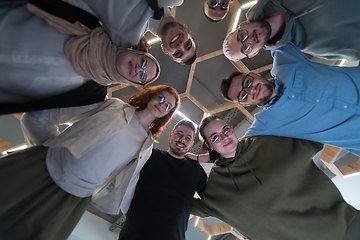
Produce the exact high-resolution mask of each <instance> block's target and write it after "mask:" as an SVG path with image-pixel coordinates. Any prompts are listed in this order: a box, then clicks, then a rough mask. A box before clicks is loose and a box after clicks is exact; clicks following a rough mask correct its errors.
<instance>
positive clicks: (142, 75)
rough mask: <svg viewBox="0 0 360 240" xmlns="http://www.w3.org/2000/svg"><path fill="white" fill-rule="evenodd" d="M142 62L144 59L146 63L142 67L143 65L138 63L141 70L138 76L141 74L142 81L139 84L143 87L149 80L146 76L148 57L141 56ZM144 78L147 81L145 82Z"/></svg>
mask: <svg viewBox="0 0 360 240" xmlns="http://www.w3.org/2000/svg"><path fill="white" fill-rule="evenodd" d="M140 59H141V61H142V59H144V62H143V64H142V66H141V64H139V63H138V66H139V67H140V68H141V69H140V70H139V72H138V74H139V73H140V74H141V77H140V80H139V83H140V84H142V85H145V84H146V80H147V75H146V72H145V69H146V67H147V60H146V57H145V56H141V57H140ZM144 78H145V81H144Z"/></svg>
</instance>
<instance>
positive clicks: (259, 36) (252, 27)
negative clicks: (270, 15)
mask: <svg viewBox="0 0 360 240" xmlns="http://www.w3.org/2000/svg"><path fill="white" fill-rule="evenodd" d="M240 30H243V31H240ZM245 30H246V31H247V33H248V37H246V38H244V34H243V32H246V31H245ZM270 34H271V27H270V24H269V23H268V22H266V21H254V22H249V21H246V22H242V23H240V28H238V29H236V30H235V31H234V32H233V33H231V34H230V35H229V37H228V48H229V51H230V52H231V56H232V58H234V59H239V60H240V59H243V58H245V57H246V55H248V57H249V58H252V57H255V56H256V55H257V54H258V53H259V51H260V49H262V48H263V47H264V45H265V43H267V42H268V41H269V38H270ZM244 44H250V45H251V47H252V50H251V52H249V53H247V54H246V55H245V54H244V51H243V50H244V48H243V45H244Z"/></svg>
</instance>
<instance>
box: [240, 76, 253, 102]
mask: <svg viewBox="0 0 360 240" xmlns="http://www.w3.org/2000/svg"><path fill="white" fill-rule="evenodd" d="M253 81H254V78H253V77H252V76H250V75H249V74H246V76H245V78H244V80H243V82H242V86H241V90H240V92H239V95H238V103H241V102H245V101H246V98H247V96H248V95H249V94H248V93H247V92H246V91H245V89H247V88H249V87H250V86H251V84H252V83H253Z"/></svg>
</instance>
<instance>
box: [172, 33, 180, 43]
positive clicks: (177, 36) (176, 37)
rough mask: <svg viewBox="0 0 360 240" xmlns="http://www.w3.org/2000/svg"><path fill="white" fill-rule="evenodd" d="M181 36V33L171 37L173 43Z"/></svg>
mask: <svg viewBox="0 0 360 240" xmlns="http://www.w3.org/2000/svg"><path fill="white" fill-rule="evenodd" d="M179 37H180V34H178V35H176V36H175V37H173V39H171V42H170V43H171V44H173V43H174V42H176V40H178V38H179Z"/></svg>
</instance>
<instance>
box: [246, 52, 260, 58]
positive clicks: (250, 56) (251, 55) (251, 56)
mask: <svg viewBox="0 0 360 240" xmlns="http://www.w3.org/2000/svg"><path fill="white" fill-rule="evenodd" d="M258 53H259V51H257V52H255V53H252V54H250V55H248V58H253V57H255V56H256V55H258Z"/></svg>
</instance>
